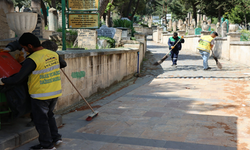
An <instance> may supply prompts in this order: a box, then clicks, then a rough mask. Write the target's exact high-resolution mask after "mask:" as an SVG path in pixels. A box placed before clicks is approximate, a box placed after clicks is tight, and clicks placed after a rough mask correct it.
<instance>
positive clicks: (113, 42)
mask: <svg viewBox="0 0 250 150" xmlns="http://www.w3.org/2000/svg"><path fill="white" fill-rule="evenodd" d="M98 38H99V39H100V40H107V42H108V43H109V44H110V47H108V48H114V47H115V40H114V39H112V38H110V37H106V36H98Z"/></svg>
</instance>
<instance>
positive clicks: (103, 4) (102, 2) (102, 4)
mask: <svg viewBox="0 0 250 150" xmlns="http://www.w3.org/2000/svg"><path fill="white" fill-rule="evenodd" d="M108 3H109V0H100V9H99V14H100V16H102V15H103V13H104V12H105V9H106V7H107V5H108Z"/></svg>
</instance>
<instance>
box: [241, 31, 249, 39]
mask: <svg viewBox="0 0 250 150" xmlns="http://www.w3.org/2000/svg"><path fill="white" fill-rule="evenodd" d="M240 33H241V37H240V40H241V41H249V40H250V31H248V30H241V31H240Z"/></svg>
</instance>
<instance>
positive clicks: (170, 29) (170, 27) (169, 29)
mask: <svg viewBox="0 0 250 150" xmlns="http://www.w3.org/2000/svg"><path fill="white" fill-rule="evenodd" d="M172 24H173V22H172V20H171V19H170V20H169V22H168V29H167V31H172Z"/></svg>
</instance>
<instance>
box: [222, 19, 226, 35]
mask: <svg viewBox="0 0 250 150" xmlns="http://www.w3.org/2000/svg"><path fill="white" fill-rule="evenodd" d="M221 36H222V37H226V36H227V22H225V21H224V22H223V23H222V29H221Z"/></svg>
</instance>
